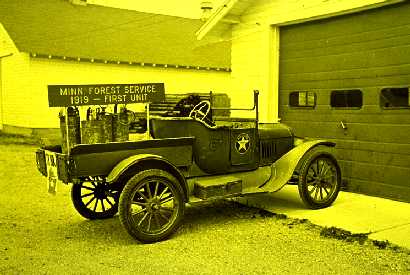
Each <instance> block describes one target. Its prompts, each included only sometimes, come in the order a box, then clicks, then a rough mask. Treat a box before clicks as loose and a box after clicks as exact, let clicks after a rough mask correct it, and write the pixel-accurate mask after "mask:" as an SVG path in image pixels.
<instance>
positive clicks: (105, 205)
mask: <svg viewBox="0 0 410 275" xmlns="http://www.w3.org/2000/svg"><path fill="white" fill-rule="evenodd" d="M71 200H72V201H73V205H74V207H75V209H76V210H77V211H78V213H80V215H81V216H83V217H84V218H86V219H90V220H95V219H107V218H111V217H113V216H114V215H115V214H116V213H117V212H118V201H119V192H118V191H116V190H113V189H112V188H111V186H110V185H108V184H107V183H106V182H105V180H104V178H102V177H88V178H86V179H84V180H82V181H81V183H78V184H73V186H72V188H71Z"/></svg>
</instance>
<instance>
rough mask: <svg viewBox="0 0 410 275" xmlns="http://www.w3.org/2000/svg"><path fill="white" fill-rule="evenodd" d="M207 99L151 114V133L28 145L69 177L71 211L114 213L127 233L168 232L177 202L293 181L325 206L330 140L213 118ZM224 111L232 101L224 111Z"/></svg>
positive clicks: (335, 170) (334, 187) (179, 214)
mask: <svg viewBox="0 0 410 275" xmlns="http://www.w3.org/2000/svg"><path fill="white" fill-rule="evenodd" d="M210 110H211V106H210V103H209V102H208V101H201V102H200V103H199V104H197V105H196V106H195V107H194V108H193V109H192V110H191V111H190V113H189V116H187V117H151V118H150V119H149V127H148V128H149V131H150V134H151V136H152V138H151V139H147V140H140V141H124V142H106V143H96V144H77V145H74V146H73V147H72V148H71V150H70V151H69V153H67V152H65V153H63V151H64V150H63V149H62V146H61V145H57V146H48V147H43V148H40V149H38V150H37V152H36V161H37V167H38V170H39V171H40V172H41V173H42V174H43V175H44V176H47V177H48V180H49V184H50V182H51V183H52V184H55V183H56V182H57V180H58V181H62V182H64V183H70V184H72V190H71V198H72V202H73V204H74V207H75V209H76V210H77V211H78V212H79V213H80V215H82V216H83V217H85V218H87V219H104V218H109V217H113V216H114V215H115V214H116V213H117V212H119V219H120V221H121V223H122V225H123V226H124V227H125V229H126V231H127V232H128V233H129V234H130V235H132V236H133V237H134V238H136V239H137V240H139V241H141V242H156V241H161V240H163V239H165V238H167V237H169V236H170V235H171V234H172V233H173V232H175V230H177V228H178V227H179V226H180V225H181V222H182V220H183V217H184V209H185V206H186V204H187V203H188V204H194V203H197V202H202V201H206V200H214V199H223V198H232V197H238V196H247V195H252V194H260V193H271V192H276V191H278V190H280V189H281V188H282V187H283V186H284V185H286V184H297V185H298V190H299V194H300V197H301V199H302V200H303V202H304V203H305V204H306V206H307V207H309V208H312V209H318V208H324V207H328V206H330V205H331V204H332V203H333V202H334V201H335V199H336V197H337V195H338V193H339V190H340V186H341V172H340V168H339V165H338V163H337V161H336V159H335V157H334V155H333V154H332V147H334V146H335V143H333V142H329V141H325V140H305V139H301V138H297V137H295V135H294V133H293V131H292V130H291V129H290V128H289V127H287V126H285V125H283V124H280V123H271V124H265V123H259V121H258V120H259V119H258V92H257V91H255V92H254V106H253V108H251V110H254V112H255V117H254V118H253V119H233V118H226V119H224V120H222V121H213V119H212V117H211V118H210V116H209V112H210ZM231 110H233V109H231Z"/></svg>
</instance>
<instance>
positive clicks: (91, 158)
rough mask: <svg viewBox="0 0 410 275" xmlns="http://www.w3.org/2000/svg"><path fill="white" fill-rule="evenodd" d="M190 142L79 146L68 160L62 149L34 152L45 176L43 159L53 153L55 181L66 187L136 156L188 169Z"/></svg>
mask: <svg viewBox="0 0 410 275" xmlns="http://www.w3.org/2000/svg"><path fill="white" fill-rule="evenodd" d="M193 142H194V138H193V137H183V138H164V139H152V140H142V141H127V142H111V143H97V144H78V145H75V146H74V147H73V148H72V149H71V152H70V156H68V155H67V154H62V153H61V146H49V147H43V148H41V149H38V150H37V153H36V160H37V167H38V170H39V171H40V172H41V173H42V174H43V175H44V176H47V161H46V157H47V155H50V154H49V153H53V154H52V155H54V156H55V159H56V166H57V171H58V178H59V179H60V180H61V181H63V182H66V183H67V182H71V181H72V180H73V179H75V178H81V177H87V176H106V175H108V174H109V173H110V172H111V170H112V169H113V168H114V167H115V165H116V164H118V163H119V162H120V161H122V160H123V159H126V158H128V157H130V156H133V155H137V154H153V155H158V156H161V157H164V158H165V159H167V160H169V161H170V162H171V163H172V164H174V165H175V166H176V167H187V166H189V165H191V163H192V144H193ZM47 153H48V154H47Z"/></svg>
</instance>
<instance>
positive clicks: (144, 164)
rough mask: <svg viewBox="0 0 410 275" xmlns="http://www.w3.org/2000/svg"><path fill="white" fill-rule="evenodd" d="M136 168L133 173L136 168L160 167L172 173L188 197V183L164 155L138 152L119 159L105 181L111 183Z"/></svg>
mask: <svg viewBox="0 0 410 275" xmlns="http://www.w3.org/2000/svg"><path fill="white" fill-rule="evenodd" d="M134 168H135V169H136V171H135V172H134V173H136V172H137V171H138V170H144V169H152V168H160V169H163V170H165V171H167V172H169V173H170V174H172V175H173V176H174V177H175V178H177V179H178V181H179V182H180V183H181V188H182V191H183V192H184V197H185V200H187V198H188V187H187V186H188V185H187V182H186V179H185V177H184V176H183V175H182V173H181V172H180V171H179V169H178V168H177V167H176V166H175V165H173V164H172V163H171V162H169V161H168V160H167V159H165V158H164V157H161V156H158V155H153V154H138V155H134V156H131V157H128V158H126V159H123V160H122V161H120V162H119V163H118V164H117V165H115V167H114V168H113V169H112V170H111V172H110V173H109V174H108V176H107V179H106V180H107V182H108V183H109V184H112V183H114V182H116V181H117V180H119V179H120V177H121V175H123V174H126V173H128V172H129V171H131V170H133V169H134Z"/></svg>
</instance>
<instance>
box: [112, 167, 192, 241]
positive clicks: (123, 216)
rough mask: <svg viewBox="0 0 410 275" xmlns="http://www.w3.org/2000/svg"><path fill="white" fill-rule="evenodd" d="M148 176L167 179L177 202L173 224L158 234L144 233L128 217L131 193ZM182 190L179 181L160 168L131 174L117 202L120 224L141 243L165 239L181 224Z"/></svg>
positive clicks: (182, 215)
mask: <svg viewBox="0 0 410 275" xmlns="http://www.w3.org/2000/svg"><path fill="white" fill-rule="evenodd" d="M148 177H159V178H163V179H165V180H167V181H168V182H169V183H170V187H171V189H172V193H173V195H174V196H175V198H176V199H177V202H178V211H177V217H176V218H175V220H174V222H173V224H171V226H169V227H168V228H167V230H165V231H164V232H161V233H160V234H155V235H152V234H146V233H144V232H141V231H139V230H137V228H135V227H134V226H133V223H132V221H130V219H129V213H128V209H129V205H130V203H131V201H132V195H133V193H134V190H135V188H137V187H139V184H140V183H141V182H142V181H143V180H144V179H146V178H148ZM183 194H184V193H183V190H182V187H181V185H180V182H179V181H178V180H177V179H176V178H175V177H174V176H173V175H171V174H170V173H168V172H167V171H164V170H160V169H148V170H143V171H141V172H139V173H138V174H136V175H135V176H133V177H132V178H131V179H130V180H129V181H128V182H127V183H126V185H125V187H124V189H123V191H122V192H121V196H120V202H119V217H120V221H121V223H122V225H123V226H124V228H125V229H126V231H127V232H128V233H129V234H130V235H131V236H132V237H134V238H135V239H137V240H138V241H140V242H142V243H153V242H159V241H162V240H165V239H167V238H168V237H170V236H171V235H172V234H173V233H174V232H175V231H176V230H177V229H178V228H179V227H180V226H181V224H182V220H183V217H184V213H185V201H184V195H183Z"/></svg>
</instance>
